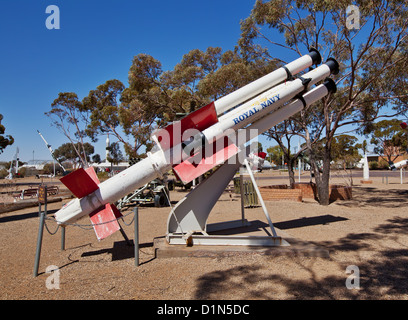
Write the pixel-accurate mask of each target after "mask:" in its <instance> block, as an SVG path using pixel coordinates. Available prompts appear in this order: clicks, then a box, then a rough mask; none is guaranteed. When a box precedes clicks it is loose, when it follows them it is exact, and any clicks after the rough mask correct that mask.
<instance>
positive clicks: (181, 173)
mask: <svg viewBox="0 0 408 320" xmlns="http://www.w3.org/2000/svg"><path fill="white" fill-rule="evenodd" d="M221 140H223V141H221ZM207 150H212V152H211V154H210V155H209V156H207V157H206V156H205V154H203V150H202V149H201V150H200V151H199V152H197V153H196V154H195V155H193V156H192V157H190V158H188V159H186V160H184V161H183V162H182V163H180V164H178V165H176V166H174V167H173V171H174V173H175V174H176V176H177V177H178V178H179V179H180V180H181V181H182V182H183V183H188V182H190V181H192V180H193V179H195V178H197V177H199V176H201V175H202V174H204V173H206V172H207V171H209V170H211V169H212V168H214V167H215V166H217V165H219V164H222V163H224V162H225V161H226V160H228V159H229V158H230V157H232V156H234V155H236V154H237V153H238V152H239V148H238V147H237V146H236V145H235V144H234V143H232V142H231V140H230V139H228V137H223V138H221V139H219V140H217V141H215V142H214V143H212V144H211V145H209V146H208V147H206V148H205V150H204V153H206V151H207Z"/></svg>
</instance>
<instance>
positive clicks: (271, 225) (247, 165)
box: [244, 159, 278, 237]
mask: <svg viewBox="0 0 408 320" xmlns="http://www.w3.org/2000/svg"><path fill="white" fill-rule="evenodd" d="M244 164H245V167H246V168H247V171H248V173H249V176H250V177H251V180H252V184H253V185H254V188H255V191H256V194H257V195H258V199H259V201H260V202H261V205H262V209H263V211H264V213H265V216H266V219H267V220H268V223H269V227H270V228H271V231H272V234H273V236H274V237H277V236H278V235H277V234H276V231H275V228H274V227H273V224H272V221H271V218H270V217H269V214H268V210H267V209H266V206H265V203H264V201H263V199H262V196H261V192H260V191H259V189H258V186H257V184H256V181H255V177H254V175H253V173H252V170H251V167H250V165H249V163H248V161H247V159H245V160H244Z"/></svg>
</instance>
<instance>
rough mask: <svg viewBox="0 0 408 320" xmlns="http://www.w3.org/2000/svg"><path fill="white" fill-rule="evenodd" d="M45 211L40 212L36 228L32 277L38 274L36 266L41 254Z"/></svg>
mask: <svg viewBox="0 0 408 320" xmlns="http://www.w3.org/2000/svg"><path fill="white" fill-rule="evenodd" d="M45 214H46V213H45V212H44V211H42V212H40V226H39V228H38V236H37V249H36V251H35V261H34V277H36V276H38V267H39V265H40V256H41V246H42V239H43V232H44V220H45Z"/></svg>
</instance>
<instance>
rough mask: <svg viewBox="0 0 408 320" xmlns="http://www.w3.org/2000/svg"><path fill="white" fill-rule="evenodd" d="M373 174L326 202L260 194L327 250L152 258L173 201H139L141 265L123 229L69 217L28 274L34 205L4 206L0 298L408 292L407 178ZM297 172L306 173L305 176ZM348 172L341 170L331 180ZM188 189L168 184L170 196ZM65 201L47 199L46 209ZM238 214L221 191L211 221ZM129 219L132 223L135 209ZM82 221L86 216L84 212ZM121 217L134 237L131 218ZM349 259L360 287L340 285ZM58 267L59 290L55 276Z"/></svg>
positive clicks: (384, 295) (272, 178)
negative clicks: (103, 235) (349, 193)
mask: <svg viewBox="0 0 408 320" xmlns="http://www.w3.org/2000/svg"><path fill="white" fill-rule="evenodd" d="M257 179H258V184H259V185H261V186H262V185H271V184H280V183H287V181H288V180H287V178H286V175H285V174H281V175H280V174H279V173H270V172H264V173H258V174H257ZM372 180H373V183H372V184H361V183H360V178H354V186H353V200H348V201H336V202H334V203H332V204H331V205H330V206H320V205H319V204H318V203H317V202H315V201H313V200H304V201H303V202H302V203H298V202H293V201H278V202H272V201H267V202H266V205H267V208H268V211H269V213H270V216H271V218H272V221H273V223H274V225H275V226H276V227H277V228H278V229H280V230H283V231H284V232H286V233H288V234H290V235H291V236H293V237H295V238H298V239H301V240H305V241H310V242H311V243H313V244H315V245H317V246H319V247H322V248H325V249H327V250H329V252H330V258H329V259H327V258H321V257H307V256H303V255H301V254H298V255H291V254H288V255H276V256H275V255H273V254H269V255H262V254H249V255H239V254H238V255H236V256H234V255H232V256H228V257H225V258H222V257H200V258H191V257H190V258H166V259H158V258H156V256H155V252H154V247H153V239H154V238H155V237H162V236H164V235H165V234H166V221H167V217H168V214H169V208H168V207H167V208H154V207H141V208H140V209H139V215H140V217H139V221H140V222H139V228H140V263H141V264H140V266H138V267H136V266H135V260H134V251H133V247H132V246H127V245H126V243H125V241H124V239H123V237H122V235H121V234H120V232H116V233H115V234H113V235H112V236H110V237H109V238H107V239H104V240H102V241H100V242H98V240H97V239H96V237H95V234H94V232H93V230H92V229H91V230H90V229H89V228H85V227H78V226H69V227H67V229H66V250H64V251H62V250H61V247H60V246H61V244H60V231H58V232H57V233H56V234H55V235H51V234H50V233H49V232H48V231H45V232H44V238H43V245H42V252H41V261H40V269H39V272H40V274H39V275H38V276H37V277H34V276H33V268H34V257H35V250H36V242H37V234H38V226H39V219H38V207H32V208H27V209H23V210H19V211H12V212H7V213H3V214H0V243H1V246H0V286H1V291H0V299H3V300H4V299H11V300H26V299H27V300H31V299H35V300H37V299H52V300H53V299H55V300H61V299H64V300H65V299H75V300H89V299H97V300H100V299H109V300H111V299H114V300H116V299H136V300H142V299H143V300H173V299H180V300H191V299H192V300H204V299H228V300H230V299H231V300H242V299H248V300H266V299H407V298H408V280H407V279H406V278H407V271H408V247H407V246H408V231H407V230H408V210H407V208H408V190H407V189H408V185H407V184H405V183H404V184H400V180H399V177H398V176H395V177H394V178H390V179H389V181H388V182H389V183H388V184H385V183H382V178H381V177H378V178H377V177H373V178H372ZM4 181H5V180H2V181H1V182H2V183H5V182H4ZM20 181H21V182H22V180H19V181H18V182H19V183H20ZM302 181H309V177H308V176H307V175H306V174H305V175H303V176H302ZM344 181H345V179H344V178H343V177H341V175H334V176H333V179H332V182H333V183H342V182H344ZM33 182H35V181H33ZM37 182H38V180H37ZM52 183H57V182H56V181H55V180H54V181H52ZM15 187H16V186H13V188H15ZM4 188H5V187H4V186H3V188H2V190H1V191H4ZM185 194H186V192H184V191H181V190H179V189H178V190H175V191H172V192H171V199H172V202H173V205H174V204H175V203H176V202H177V200H179V199H181V198H182V197H183V196H184V195H185ZM4 199H5V196H3V200H4ZM65 202H66V201H65ZM61 205H62V203H61V202H57V203H52V204H49V205H48V211H49V213H50V214H49V217H52V214H51V213H52V212H55V211H56V210H58V209H59V208H61ZM128 212H130V211H125V212H124V214H125V215H126V214H127V213H128ZM240 215H241V213H240V200H239V197H238V196H233V197H232V198H231V197H230V195H229V194H228V193H225V194H224V195H223V196H222V197H221V199H220V200H219V201H218V203H217V204H216V206H215V208H214V209H213V211H212V213H211V215H210V218H209V220H210V222H218V221H228V220H235V219H239V218H240ZM246 218H247V219H248V220H250V221H253V220H260V221H262V222H266V219H265V216H264V214H263V211H262V209H261V208H260V207H258V208H252V209H247V210H246ZM125 222H126V223H128V224H130V223H131V222H132V215H131V214H129V215H127V216H125ZM79 223H80V224H82V225H86V224H89V220H88V219H87V218H84V219H81V220H80V221H79ZM121 225H122V226H123V228H124V230H125V232H126V234H127V235H128V237H129V238H130V239H133V236H134V233H133V230H134V225H133V224H130V225H129V226H127V225H125V224H124V223H121ZM47 227H48V229H49V231H51V232H53V231H55V229H56V224H55V223H54V222H53V221H52V220H47ZM50 266H56V267H58V271H57V272H58V274H56V273H53V274H51V273H47V272H46V270H47V268H48V267H50ZM349 266H356V267H358V270H359V276H360V277H359V288H353V289H348V288H347V287H346V283H347V281H348V282H349V283H351V284H352V285H354V286H356V285H357V284H358V282H356V280H352V281H351V280H350V278H348V277H350V273H347V268H348V267H349ZM50 268H51V269H52V268H55V267H50ZM354 268H355V267H354ZM353 270H357V269H353ZM57 275H58V277H59V289H58V288H55V287H56V284H58V283H56V282H55V281H53V282H51V280H52V279H56V278H55V277H56V276H57ZM50 283H51V288H50ZM52 285H54V289H52V287H53V286H52Z"/></svg>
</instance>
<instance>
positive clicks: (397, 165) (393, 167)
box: [390, 160, 408, 170]
mask: <svg viewBox="0 0 408 320" xmlns="http://www.w3.org/2000/svg"><path fill="white" fill-rule="evenodd" d="M406 165H408V160H402V161H400V162H397V163H391V165H390V170H396V169H399V168H401V167H405V166H406Z"/></svg>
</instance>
